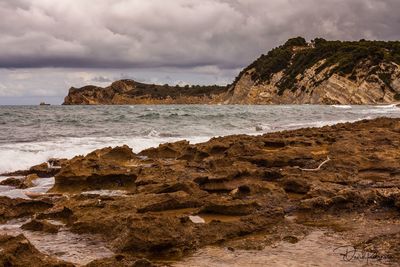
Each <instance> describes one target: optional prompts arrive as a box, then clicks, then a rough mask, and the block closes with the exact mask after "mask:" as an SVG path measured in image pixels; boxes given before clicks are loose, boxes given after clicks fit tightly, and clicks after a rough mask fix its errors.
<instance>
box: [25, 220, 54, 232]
mask: <svg viewBox="0 0 400 267" xmlns="http://www.w3.org/2000/svg"><path fill="white" fill-rule="evenodd" d="M21 228H22V229H24V230H29V231H40V232H46V233H51V234H56V233H58V231H59V230H60V228H61V226H60V225H54V224H51V223H49V222H48V221H40V220H36V219H33V220H31V221H29V222H27V223H25V224H24V225H22V226H21Z"/></svg>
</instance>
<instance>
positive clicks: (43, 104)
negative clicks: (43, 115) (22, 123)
mask: <svg viewBox="0 0 400 267" xmlns="http://www.w3.org/2000/svg"><path fill="white" fill-rule="evenodd" d="M39 106H50V104H47V103H45V102H40V104H39Z"/></svg>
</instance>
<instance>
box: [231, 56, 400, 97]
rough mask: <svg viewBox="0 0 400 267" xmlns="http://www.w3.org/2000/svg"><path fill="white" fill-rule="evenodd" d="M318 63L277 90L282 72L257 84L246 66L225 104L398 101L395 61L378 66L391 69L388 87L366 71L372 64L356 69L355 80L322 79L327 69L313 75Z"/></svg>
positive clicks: (399, 89) (342, 77)
mask: <svg viewBox="0 0 400 267" xmlns="http://www.w3.org/2000/svg"><path fill="white" fill-rule="evenodd" d="M322 63H323V62H320V63H317V64H316V65H315V66H312V67H310V68H308V69H307V70H306V71H305V72H304V74H301V75H299V76H297V77H296V80H295V87H294V88H293V89H290V90H284V91H283V92H281V93H280V92H279V91H280V88H279V82H280V81H281V79H282V77H284V75H285V74H284V72H283V71H280V72H278V73H275V74H273V75H272V77H271V80H270V81H268V82H263V83H258V82H257V81H254V80H253V79H252V73H253V72H254V71H255V70H254V69H250V70H248V71H247V72H245V73H244V74H243V75H242V76H240V79H239V80H238V81H237V83H236V84H235V85H234V86H232V87H231V88H230V94H229V95H227V97H226V102H225V104H377V103H393V102H396V101H399V100H400V99H398V97H399V95H400V80H399V78H400V68H399V65H397V64H395V63H392V64H385V63H382V64H380V65H378V67H379V70H381V71H388V70H390V71H391V72H392V73H391V78H390V79H391V82H390V87H389V86H388V85H386V84H385V83H384V81H382V80H381V79H380V78H379V76H378V75H376V74H370V71H371V69H373V68H376V66H371V65H369V64H368V63H366V64H365V65H360V66H359V67H358V68H357V69H356V71H355V73H356V78H355V79H351V78H349V76H347V75H340V74H337V73H334V74H332V75H329V77H328V78H326V76H325V75H326V74H327V73H328V72H329V70H330V68H325V69H323V70H322V71H321V72H320V73H318V74H317V73H316V68H317V67H318V66H319V65H321V64H322Z"/></svg>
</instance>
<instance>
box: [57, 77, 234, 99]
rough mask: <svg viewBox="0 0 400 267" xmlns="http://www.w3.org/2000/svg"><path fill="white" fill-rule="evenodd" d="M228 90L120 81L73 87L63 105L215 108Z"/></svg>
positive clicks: (223, 88) (211, 87) (213, 87)
mask: <svg viewBox="0 0 400 267" xmlns="http://www.w3.org/2000/svg"><path fill="white" fill-rule="evenodd" d="M226 91H227V87H225V86H216V85H214V86H185V87H179V86H169V85H154V84H152V85H151V84H144V83H139V82H136V81H133V80H120V81H116V82H114V83H112V84H111V85H110V86H108V87H105V88H102V87H97V86H92V85H90V86H85V87H82V88H74V87H72V88H71V89H70V90H69V93H68V96H67V97H65V100H64V105H124V104H213V103H219V102H221V101H222V98H221V97H222V96H224V95H225V93H226Z"/></svg>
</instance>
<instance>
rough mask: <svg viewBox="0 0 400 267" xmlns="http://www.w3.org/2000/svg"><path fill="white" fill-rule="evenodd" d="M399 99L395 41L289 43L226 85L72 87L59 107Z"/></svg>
mask: <svg viewBox="0 0 400 267" xmlns="http://www.w3.org/2000/svg"><path fill="white" fill-rule="evenodd" d="M398 101H400V42H382V41H365V40H361V41H358V42H341V41H326V40H324V39H321V38H317V39H315V40H312V41H311V42H310V43H307V42H306V40H305V39H304V38H302V37H297V38H293V39H290V40H288V41H287V42H286V43H285V44H284V45H282V46H279V47H277V48H275V49H273V50H271V51H270V52H268V54H266V55H262V56H261V57H260V58H258V59H257V60H256V61H254V62H253V63H252V64H250V65H249V66H248V67H247V68H245V69H244V70H243V71H242V72H241V73H240V74H239V76H238V77H237V78H236V79H235V81H234V82H233V83H232V84H231V85H228V86H226V87H225V86H186V87H179V86H168V85H163V86H161V85H148V84H143V83H138V82H135V81H132V80H121V81H117V82H115V83H113V84H112V85H111V86H109V87H106V88H101V87H96V86H86V87H83V88H80V89H77V88H71V89H70V91H69V94H68V96H67V97H66V98H65V102H64V104H67V105H71V104H72V105H74V104H219V103H221V104H377V103H394V102H398Z"/></svg>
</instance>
